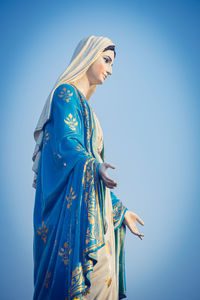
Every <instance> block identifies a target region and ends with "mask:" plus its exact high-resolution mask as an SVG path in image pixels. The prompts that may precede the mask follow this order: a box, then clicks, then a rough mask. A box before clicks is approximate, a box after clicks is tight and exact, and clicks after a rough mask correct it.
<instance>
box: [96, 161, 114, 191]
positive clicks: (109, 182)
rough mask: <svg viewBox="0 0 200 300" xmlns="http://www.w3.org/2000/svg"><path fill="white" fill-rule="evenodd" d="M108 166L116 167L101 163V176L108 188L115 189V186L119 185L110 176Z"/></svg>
mask: <svg viewBox="0 0 200 300" xmlns="http://www.w3.org/2000/svg"><path fill="white" fill-rule="evenodd" d="M107 168H112V169H115V167H114V166H112V165H110V164H107V163H101V164H100V167H99V177H100V178H101V179H102V180H103V182H104V183H105V185H106V186H107V187H108V188H110V189H113V188H114V187H115V186H117V182H115V181H114V180H112V179H111V178H109V177H108V175H107V172H106V171H107Z"/></svg>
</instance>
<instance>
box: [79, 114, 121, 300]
mask: <svg viewBox="0 0 200 300" xmlns="http://www.w3.org/2000/svg"><path fill="white" fill-rule="evenodd" d="M92 111H93V109H92ZM93 114H94V120H95V126H96V139H95V142H96V143H97V144H96V146H97V150H98V156H99V157H98V159H99V161H100V162H102V159H101V157H100V153H101V150H102V147H103V132H102V128H101V126H100V123H99V120H98V119H97V116H96V114H95V113H94V111H93ZM112 212H113V209H112V200H111V196H110V189H109V188H107V187H106V195H105V215H106V220H107V223H108V229H107V232H106V234H105V246H103V247H102V248H100V249H99V250H98V252H97V254H98V262H97V264H96V265H95V266H94V269H93V271H91V287H90V288H89V290H87V291H86V292H84V293H83V294H82V299H83V300H117V299H118V287H117V283H116V276H115V237H114V226H113V213H112Z"/></svg>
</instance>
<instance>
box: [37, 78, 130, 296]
mask: <svg viewBox="0 0 200 300" xmlns="http://www.w3.org/2000/svg"><path fill="white" fill-rule="evenodd" d="M43 130H44V136H43V140H42V142H41V145H40V148H41V157H40V162H39V169H38V176H37V185H36V194H35V206H34V214H33V223H34V240H33V258H34V295H33V299H34V300H55V299H59V300H71V299H81V293H82V292H84V291H86V289H87V288H88V287H90V273H91V271H92V270H93V267H94V265H95V264H96V263H97V260H98V258H97V251H98V249H100V248H101V247H103V246H104V245H105V241H104V234H105V232H106V230H107V223H106V218H105V185H104V182H103V181H102V180H101V179H100V178H99V176H98V171H99V166H100V162H99V161H98V159H97V155H96V154H95V153H96V151H97V149H95V146H94V144H93V143H92V141H93V135H94V134H95V125H94V119H93V114H92V110H91V107H90V105H89V104H88V102H87V100H86V99H85V97H84V96H83V95H82V93H81V92H80V91H79V90H78V89H77V88H76V87H75V86H73V85H72V84H61V85H60V86H59V87H57V89H56V90H55V92H54V95H53V99H52V104H51V112H50V118H49V121H48V122H47V123H46V124H45V126H44V128H43ZM100 155H101V158H102V160H103V161H104V147H103V149H102V152H101V154H100ZM111 199H112V204H113V222H114V228H115V259H116V276H117V280H119V299H121V298H125V297H126V295H125V293H126V279H125V256H124V252H125V251H124V241H125V233H126V227H125V225H124V224H123V223H122V222H123V218H124V214H125V212H126V210H127V208H125V207H124V206H123V205H122V203H121V201H120V200H119V199H118V198H117V197H116V196H115V195H114V193H113V192H112V191H111Z"/></svg>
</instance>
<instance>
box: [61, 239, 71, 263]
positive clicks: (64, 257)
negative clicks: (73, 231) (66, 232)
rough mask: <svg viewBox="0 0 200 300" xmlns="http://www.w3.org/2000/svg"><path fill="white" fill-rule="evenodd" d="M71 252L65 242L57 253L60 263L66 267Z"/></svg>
mask: <svg viewBox="0 0 200 300" xmlns="http://www.w3.org/2000/svg"><path fill="white" fill-rule="evenodd" d="M71 252H72V249H70V248H69V244H68V243H67V242H65V243H64V247H62V248H60V251H58V254H59V256H62V261H63V263H64V264H65V265H66V266H67V265H68V263H69V256H70V254H71Z"/></svg>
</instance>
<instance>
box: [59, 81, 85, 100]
mask: <svg viewBox="0 0 200 300" xmlns="http://www.w3.org/2000/svg"><path fill="white" fill-rule="evenodd" d="M54 98H55V99H57V100H63V101H65V103H70V102H73V103H74V104H77V105H79V104H80V102H79V95H78V93H77V90H76V88H75V87H74V86H73V85H71V84H68V83H61V84H60V85H59V86H57V87H56V89H55V91H54Z"/></svg>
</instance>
